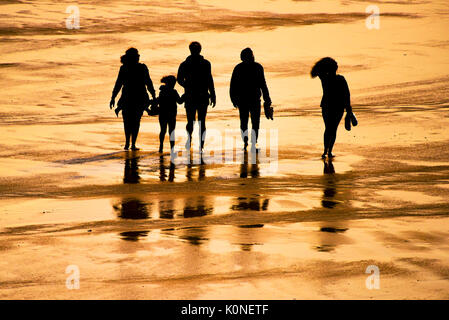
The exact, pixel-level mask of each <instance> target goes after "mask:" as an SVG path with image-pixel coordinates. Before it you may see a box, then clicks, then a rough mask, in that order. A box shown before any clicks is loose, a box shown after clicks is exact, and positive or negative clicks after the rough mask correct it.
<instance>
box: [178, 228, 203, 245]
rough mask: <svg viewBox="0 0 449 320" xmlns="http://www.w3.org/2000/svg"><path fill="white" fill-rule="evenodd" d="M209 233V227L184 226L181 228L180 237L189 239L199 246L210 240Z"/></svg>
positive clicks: (191, 242)
mask: <svg viewBox="0 0 449 320" xmlns="http://www.w3.org/2000/svg"><path fill="white" fill-rule="evenodd" d="M207 234H208V232H207V228H204V227H198V228H182V229H180V235H179V239H182V240H185V241H188V242H189V243H190V244H192V245H194V246H199V245H201V244H203V243H204V242H206V241H208V240H209V238H208V237H207Z"/></svg>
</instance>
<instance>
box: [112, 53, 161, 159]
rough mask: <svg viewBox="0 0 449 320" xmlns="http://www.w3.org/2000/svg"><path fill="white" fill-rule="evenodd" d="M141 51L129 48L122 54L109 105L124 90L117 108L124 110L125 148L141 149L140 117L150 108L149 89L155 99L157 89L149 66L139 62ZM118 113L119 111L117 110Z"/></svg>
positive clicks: (113, 103) (113, 104)
mask: <svg viewBox="0 0 449 320" xmlns="http://www.w3.org/2000/svg"><path fill="white" fill-rule="evenodd" d="M139 58H140V55H139V52H138V51H137V49H136V48H129V49H128V50H126V53H125V55H124V56H122V58H121V61H122V66H121V67H120V71H119V74H118V77H117V80H116V82H115V86H114V89H113V90H112V97H111V101H110V103H109V107H110V108H111V109H112V108H113V107H114V106H115V97H116V96H117V95H118V93H119V92H120V89H121V90H122V95H121V96H120V99H119V101H118V103H117V108H119V109H120V110H122V117H123V125H124V129H125V147H124V149H125V150H128V149H129V144H130V142H131V150H139V148H137V147H136V141H137V136H138V134H139V129H140V119H141V117H142V114H143V111H144V110H145V109H147V108H148V106H149V104H150V99H149V97H148V93H147V90H148V91H149V92H150V94H151V96H152V97H153V100H154V99H155V91H154V87H153V82H152V81H151V78H150V74H149V72H148V68H147V66H146V65H145V64H143V63H139ZM117 114H118V112H117Z"/></svg>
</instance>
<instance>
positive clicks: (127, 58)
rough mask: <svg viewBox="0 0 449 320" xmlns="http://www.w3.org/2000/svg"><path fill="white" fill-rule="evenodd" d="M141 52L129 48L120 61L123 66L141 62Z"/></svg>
mask: <svg viewBox="0 0 449 320" xmlns="http://www.w3.org/2000/svg"><path fill="white" fill-rule="evenodd" d="M139 58H140V55H139V51H137V49H136V48H129V49H128V50H126V52H125V55H123V56H121V58H120V61H121V62H122V63H123V64H132V63H138V62H139Z"/></svg>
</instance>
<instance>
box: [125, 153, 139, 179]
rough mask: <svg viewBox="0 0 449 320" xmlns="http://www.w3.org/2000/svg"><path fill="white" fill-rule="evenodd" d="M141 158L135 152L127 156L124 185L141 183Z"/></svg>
mask: <svg viewBox="0 0 449 320" xmlns="http://www.w3.org/2000/svg"><path fill="white" fill-rule="evenodd" d="M139 182H140V175H139V157H138V156H135V154H134V152H133V153H131V154H128V153H127V154H126V159H125V172H124V174H123V183H139Z"/></svg>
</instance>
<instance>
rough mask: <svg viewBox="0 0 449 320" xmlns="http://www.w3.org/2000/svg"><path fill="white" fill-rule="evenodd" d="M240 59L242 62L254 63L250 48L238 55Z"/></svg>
mask: <svg viewBox="0 0 449 320" xmlns="http://www.w3.org/2000/svg"><path fill="white" fill-rule="evenodd" d="M240 59H242V61H243V62H254V54H253V50H251V48H245V49H243V50H242V52H241V53H240Z"/></svg>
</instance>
